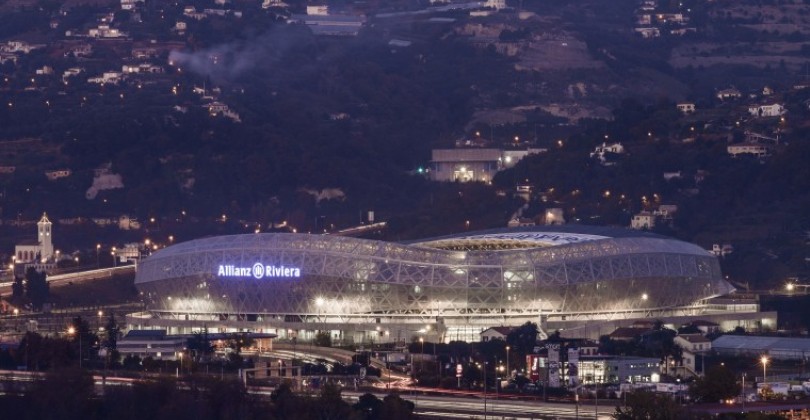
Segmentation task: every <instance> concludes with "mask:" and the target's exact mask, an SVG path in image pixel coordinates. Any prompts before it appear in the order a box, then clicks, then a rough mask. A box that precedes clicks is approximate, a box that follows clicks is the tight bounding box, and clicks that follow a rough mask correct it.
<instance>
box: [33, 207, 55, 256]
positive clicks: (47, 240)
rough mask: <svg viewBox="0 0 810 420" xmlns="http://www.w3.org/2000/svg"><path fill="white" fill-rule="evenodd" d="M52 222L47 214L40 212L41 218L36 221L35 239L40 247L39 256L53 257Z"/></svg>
mask: <svg viewBox="0 0 810 420" xmlns="http://www.w3.org/2000/svg"><path fill="white" fill-rule="evenodd" d="M52 227H53V224H52V223H51V221H50V220H48V215H47V214H46V213H42V219H40V220H39V222H37V241H38V242H39V247H40V258H42V259H46V260H50V259H51V258H53V236H52V235H51V228H52Z"/></svg>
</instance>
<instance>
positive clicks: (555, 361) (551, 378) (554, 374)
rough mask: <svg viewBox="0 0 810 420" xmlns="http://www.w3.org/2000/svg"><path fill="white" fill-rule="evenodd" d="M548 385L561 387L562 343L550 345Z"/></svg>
mask: <svg viewBox="0 0 810 420" xmlns="http://www.w3.org/2000/svg"><path fill="white" fill-rule="evenodd" d="M548 386H549V387H551V388H559V387H560V345H559V344H549V345H548Z"/></svg>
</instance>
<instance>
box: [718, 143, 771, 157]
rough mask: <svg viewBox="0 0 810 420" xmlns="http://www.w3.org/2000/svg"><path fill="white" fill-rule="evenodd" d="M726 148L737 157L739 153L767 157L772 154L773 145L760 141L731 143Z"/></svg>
mask: <svg viewBox="0 0 810 420" xmlns="http://www.w3.org/2000/svg"><path fill="white" fill-rule="evenodd" d="M726 150H727V151H728V154H730V155H731V156H732V157H737V156H739V155H752V156H756V157H767V156H770V154H771V146H769V145H767V144H760V143H740V144H730V145H728V146H727V147H726Z"/></svg>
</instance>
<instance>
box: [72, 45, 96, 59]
mask: <svg viewBox="0 0 810 420" xmlns="http://www.w3.org/2000/svg"><path fill="white" fill-rule="evenodd" d="M91 54H93V46H92V45H90V44H79V45H76V46H74V47H72V48H71V49H70V51H68V52H66V53H65V56H69V55H73V56H74V57H88V56H90V55H91Z"/></svg>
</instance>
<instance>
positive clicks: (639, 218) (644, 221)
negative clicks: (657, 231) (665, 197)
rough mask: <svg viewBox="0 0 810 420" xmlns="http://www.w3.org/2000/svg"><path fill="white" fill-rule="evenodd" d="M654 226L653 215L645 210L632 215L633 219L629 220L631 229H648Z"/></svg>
mask: <svg viewBox="0 0 810 420" xmlns="http://www.w3.org/2000/svg"><path fill="white" fill-rule="evenodd" d="M654 227H655V215H654V214H653V213H650V212H648V211H646V210H645V211H642V212H639V213H637V214H635V215H633V219H632V220H631V221H630V228H631V229H639V230H642V229H648V230H649V229H652V228H654Z"/></svg>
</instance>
